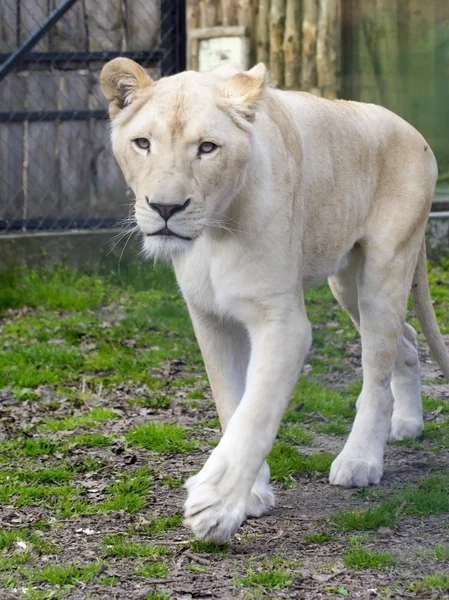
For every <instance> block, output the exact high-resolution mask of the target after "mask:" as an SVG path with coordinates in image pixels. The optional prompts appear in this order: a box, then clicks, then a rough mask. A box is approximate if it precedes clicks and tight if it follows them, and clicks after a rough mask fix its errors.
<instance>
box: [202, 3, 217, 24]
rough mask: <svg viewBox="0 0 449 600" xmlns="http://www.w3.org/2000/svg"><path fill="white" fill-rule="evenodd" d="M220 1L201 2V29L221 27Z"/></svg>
mask: <svg viewBox="0 0 449 600" xmlns="http://www.w3.org/2000/svg"><path fill="white" fill-rule="evenodd" d="M219 7H220V8H221V6H220V4H219V1H218V0H200V27H214V26H215V25H220V14H219Z"/></svg>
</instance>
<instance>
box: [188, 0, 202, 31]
mask: <svg viewBox="0 0 449 600" xmlns="http://www.w3.org/2000/svg"><path fill="white" fill-rule="evenodd" d="M186 21H187V33H188V32H189V31H190V30H192V29H196V28H197V27H199V26H200V0H187V8H186Z"/></svg>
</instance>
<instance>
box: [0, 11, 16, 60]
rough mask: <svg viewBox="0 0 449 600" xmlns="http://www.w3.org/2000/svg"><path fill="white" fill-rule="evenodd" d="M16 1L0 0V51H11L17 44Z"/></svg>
mask: <svg viewBox="0 0 449 600" xmlns="http://www.w3.org/2000/svg"><path fill="white" fill-rule="evenodd" d="M17 2H18V0H0V52H11V51H12V50H14V49H15V48H16V46H17V42H18V40H17Z"/></svg>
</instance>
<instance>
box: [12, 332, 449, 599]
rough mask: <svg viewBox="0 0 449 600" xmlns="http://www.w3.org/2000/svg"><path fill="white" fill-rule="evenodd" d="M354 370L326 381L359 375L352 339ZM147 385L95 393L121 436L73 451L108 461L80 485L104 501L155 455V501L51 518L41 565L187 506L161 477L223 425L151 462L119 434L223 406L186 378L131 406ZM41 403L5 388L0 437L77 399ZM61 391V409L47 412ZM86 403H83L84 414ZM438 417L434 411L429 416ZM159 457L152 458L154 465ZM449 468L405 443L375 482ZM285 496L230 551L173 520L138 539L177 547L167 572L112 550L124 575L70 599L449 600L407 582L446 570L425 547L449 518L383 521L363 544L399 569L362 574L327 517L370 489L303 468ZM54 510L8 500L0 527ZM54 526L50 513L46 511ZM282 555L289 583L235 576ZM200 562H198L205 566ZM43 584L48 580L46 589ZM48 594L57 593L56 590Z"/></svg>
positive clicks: (178, 367) (319, 440) (51, 395)
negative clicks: (193, 395) (263, 583)
mask: <svg viewBox="0 0 449 600" xmlns="http://www.w3.org/2000/svg"><path fill="white" fill-rule="evenodd" d="M350 350H351V354H352V358H351V368H350V369H348V371H347V372H343V373H341V372H339V373H338V374H331V375H329V376H327V377H324V379H325V380H326V381H327V382H328V383H329V384H330V385H332V386H337V387H338V386H343V385H347V383H348V382H350V381H351V380H353V379H355V378H358V377H359V376H360V348H359V346H358V344H352V346H351V348H350ZM420 354H421V359H422V363H423V376H424V379H425V380H426V379H427V380H431V381H432V383H429V384H428V385H425V386H424V390H425V393H428V394H431V395H433V396H438V397H441V398H444V399H445V400H446V401H449V385H448V384H438V383H435V380H437V379H438V377H439V376H440V374H439V372H438V369H437V367H436V366H435V364H434V363H432V362H431V361H430V358H429V352H428V349H427V348H426V347H425V346H424V345H423V346H422V347H421V348H420ZM184 368H185V365H183V364H182V361H173V362H171V363H170V362H168V363H167V364H166V365H164V367H163V369H162V370H161V371H160V372H159V376H163V377H166V378H168V379H169V378H174V377H175V376H176V378H177V379H180V378H182V377H183V376H186V377H187V376H189V377H191V373H184V371H183V369H184ZM192 389H195V390H198V389H202V390H204V392H205V394H206V400H205V401H204V400H202V401H200V402H198V404H194V403H191V402H190V403H188V402H185V401H184V400H185V398H186V395H187V393H188V392H189V391H191V390H192ZM146 392H147V390H146V389H145V387H142V386H132V385H121V386H117V387H116V388H113V389H110V390H97V393H96V395H94V396H93V400H92V402H91V403H90V407H92V406H94V405H98V406H104V407H108V408H110V409H112V410H114V411H116V413H117V414H118V415H119V418H118V419H116V420H114V421H106V422H105V423H104V424H102V425H101V433H104V434H105V435H108V434H110V435H114V436H118V441H116V442H115V443H114V445H112V446H110V447H106V448H82V449H80V448H76V447H75V448H73V449H72V450H71V451H70V452H69V455H68V460H70V461H80V460H82V459H83V458H85V457H86V456H89V457H91V458H93V459H95V460H97V461H99V463H101V469H100V470H98V471H97V472H94V473H88V474H85V475H82V476H80V478H79V479H78V480H77V481H75V484H77V485H81V486H84V487H85V489H86V497H89V498H91V499H92V498H95V500H96V501H101V500H102V499H103V498H104V497H105V495H106V494H105V488H106V487H107V485H108V484H110V483H111V480H113V479H114V475H115V474H117V473H119V472H120V473H122V472H124V471H126V470H127V469H129V470H134V469H135V468H137V467H139V466H144V465H148V463H149V461H150V463H151V461H152V464H150V466H154V467H155V468H156V469H157V477H158V479H157V480H156V482H155V485H154V487H153V488H152V491H151V494H150V495H149V497H148V502H147V506H146V507H145V508H144V509H143V510H141V511H140V512H139V513H137V514H127V513H122V512H114V513H105V514H96V515H87V516H82V517H77V518H70V519H62V520H58V521H56V519H55V520H54V526H52V527H51V528H50V529H49V530H45V531H43V532H42V533H41V535H42V536H44V537H45V539H46V540H48V541H51V542H54V544H55V545H56V546H57V547H58V548H59V551H60V552H59V553H58V554H57V555H56V556H54V555H46V554H40V555H39V556H36V557H35V564H36V565H37V566H38V567H44V566H45V565H46V564H48V563H55V562H57V563H72V562H74V561H76V562H77V563H79V564H87V563H91V562H92V561H94V560H96V559H98V558H100V559H101V558H103V557H104V556H105V551H104V546H102V544H101V539H102V538H103V537H104V536H105V535H108V534H118V533H120V534H127V533H129V531H130V529H131V528H135V527H138V526H139V523H145V522H147V521H150V520H151V519H153V518H154V517H155V516H167V515H171V514H173V513H176V512H179V511H182V505H183V502H184V500H185V491H184V489H183V488H181V487H180V488H173V489H171V488H168V487H167V486H165V485H162V481H163V479H164V478H165V477H167V476H172V477H175V478H176V479H182V480H184V479H185V478H186V477H187V476H188V475H189V474H190V473H192V472H195V471H197V470H198V469H199V468H200V467H201V465H202V464H203V463H204V461H205V459H206V457H207V456H208V454H209V453H210V444H208V443H206V440H210V439H211V438H212V439H213V438H217V439H218V438H219V435H220V433H219V430H218V429H215V428H214V427H206V426H204V425H201V426H200V427H199V428H198V435H199V436H200V437H201V436H203V437H204V440H205V443H204V447H201V448H200V449H199V450H198V451H196V452H193V453H189V454H179V455H173V456H158V457H156V458H154V455H153V457H152V458H150V454H149V453H148V452H146V451H145V450H140V449H139V448H136V447H129V446H127V445H126V443H125V441H124V438H123V437H122V436H123V434H124V433H125V432H126V431H128V430H129V428H130V427H132V426H133V425H137V424H140V423H145V422H148V421H154V420H161V421H162V420H163V421H166V422H176V423H179V424H181V425H185V426H189V427H192V426H198V423H200V422H202V423H204V422H209V421H210V420H211V419H212V418H214V417H215V415H216V413H215V409H214V407H213V404H212V402H211V401H210V393H209V389H208V387H207V385H206V384H205V383H204V380H203V379H202V378H201V377H198V381H197V383H196V384H189V385H186V386H184V387H181V388H179V389H178V390H177V391H176V392H173V390H172V391H171V398H172V404H171V406H170V407H169V408H151V407H142V406H132V405H130V404H129V399H130V398H135V397H141V396H142V395H144V394H145V393H146ZM39 393H40V394H41V399H40V401H38V402H36V401H33V400H30V401H17V400H15V399H14V398H13V397H12V395H10V394H8V392H3V393H2V395H1V397H0V406H1V409H0V429H1V431H2V436H3V439H4V440H5V439H10V438H12V437H13V436H14V434H15V433H16V432H17V431H18V430H19V429H21V428H22V427H23V426H25V425H26V426H27V427H28V428H29V431H30V434H32V432H33V429H34V428H35V427H36V426H37V425H38V424H39V423H40V422H41V421H42V419H44V418H48V417H49V416H51V417H52V418H60V417H63V416H64V415H66V414H68V413H69V412H70V414H72V413H73V405H72V404H71V403H69V402H68V401H67V402H61V398H60V396H58V395H57V393H56V391H55V390H52V389H51V388H50V387H47V388H43V389H41V390H39ZM56 398H58V401H59V402H60V406H59V408H56V410H51V411H50V409H49V406H50V405H51V404H52V401H54V400H55V399H56ZM85 408H86V407H80V410H82V409H84V410H85ZM428 417H429V418H432V417H431V415H428ZM48 435H49V436H50V437H53V438H55V439H61V438H64V437H65V436H68V435H69V432H64V431H62V432H54V433H49V434H48ZM343 442H344V440H343V438H340V437H333V436H329V435H320V436H317V437H316V439H315V441H314V443H313V446H312V447H311V448H309V449H307V448H301V451H306V452H307V451H308V450H309V451H315V452H316V451H317V450H318V449H325V450H327V451H331V452H338V451H339V450H340V449H341V447H342V445H343ZM48 460H49V457H45V456H44V457H40V458H38V459H36V468H38V467H40V466H45V464H46V462H47V461H48ZM155 461H156V462H155ZM448 466H449V453H448V452H447V451H446V452H440V453H439V454H435V453H434V452H431V451H430V449H429V447H427V446H426V443H425V442H423V443H422V444H421V446H420V448H418V449H412V448H408V447H402V446H389V447H388V449H387V452H386V461H385V469H384V473H385V474H384V477H383V479H382V482H381V484H380V486H379V488H378V490H379V492H380V493H381V495H382V497H383V496H388V494H389V493H390V492H391V491H392V490H393V489H394V490H397V489H398V488H401V487H402V486H406V485H409V484H411V483H413V482H415V481H418V480H420V479H422V478H423V477H425V476H426V474H427V473H429V472H431V471H432V470H434V469H436V468H443V469H444V468H447V467H448ZM275 488H276V496H277V503H276V508H274V509H273V510H272V511H271V513H270V514H269V515H267V516H264V517H262V518H260V519H251V520H248V521H247V522H246V523H245V524H244V525H243V526H242V527H241V529H240V530H239V531H238V533H237V535H236V536H235V538H234V540H233V541H232V543H231V544H230V545H229V549H228V554H227V555H224V556H222V555H215V554H211V553H202V552H197V551H195V550H194V549H193V548H192V545H191V543H190V541H189V540H190V534H189V531H188V530H186V529H184V528H176V529H173V530H169V531H167V532H164V533H163V534H162V535H161V536H160V537H158V538H157V539H156V538H154V537H151V536H145V535H140V536H139V539H138V540H137V541H139V542H140V543H145V542H146V543H152V544H162V545H164V546H167V547H168V548H170V549H171V551H172V555H171V556H170V558H169V561H170V570H169V575H168V576H167V578H166V579H156V578H155V579H150V580H149V579H144V578H143V577H138V576H136V575H135V574H134V573H133V570H134V568H135V560H134V559H122V558H117V559H116V558H107V559H106V561H107V565H108V566H107V567H105V569H104V571H103V573H102V575H106V576H110V577H114V578H116V582H115V584H114V585H113V586H112V587H111V586H108V585H105V584H102V583H101V582H100V581H99V580H100V577H98V576H97V577H96V578H94V579H93V580H92V581H90V582H88V583H87V584H80V585H78V586H76V587H75V588H73V589H72V590H71V591H70V592H69V593H68V595H67V598H69V599H70V600H84V599H94V600H113V599H114V600H128V599H130V600H144V599H145V598H146V597H147V596H148V594H150V593H151V592H156V591H157V592H160V593H163V594H167V596H168V597H169V598H171V599H173V600H190V599H192V598H195V599H210V598H222V599H236V600H237V599H243V598H257V597H264V598H292V599H300V598H301V599H305V600H318V599H322V598H326V599H330V598H342V597H344V596H346V597H348V598H409V597H417V598H449V594H446V595H445V594H444V593H442V592H441V591H440V592H438V591H430V592H422V593H418V594H416V595H413V594H412V592H410V591H409V590H408V585H409V584H410V582H412V581H414V580H416V579H417V578H418V577H420V576H423V575H426V574H429V573H433V572H446V573H448V572H449V561H438V562H437V561H436V560H435V559H434V558H433V556H432V554H431V553H429V549H431V548H433V547H434V546H435V545H436V544H438V543H441V544H445V545H448V544H449V521H448V518H447V516H446V515H443V516H435V517H427V518H423V519H417V518H406V519H403V520H402V521H401V522H400V523H399V525H398V526H397V527H395V528H394V529H383V530H382V529H381V530H379V531H377V532H375V533H374V534H372V535H371V536H369V537H368V538H366V540H365V541H364V545H367V546H368V547H372V548H375V549H376V550H383V551H386V552H391V553H392V554H393V555H394V556H395V557H396V558H397V565H396V566H395V567H393V568H389V569H386V570H383V571H375V570H355V569H352V568H346V567H345V566H344V564H343V561H342V554H343V553H344V551H345V550H346V549H347V548H348V544H349V538H350V536H349V535H348V534H347V533H342V532H338V531H334V530H333V528H332V525H331V524H330V523H329V522H326V517H329V516H330V515H332V514H334V513H336V512H341V511H343V510H352V509H363V508H366V507H367V506H370V505H371V504H372V503H373V499H372V498H370V497H369V496H370V495H369V494H361V493H360V491H358V490H344V489H340V488H335V487H333V486H330V485H329V484H328V482H327V479H325V478H319V477H309V476H300V477H298V478H297V480H296V482H295V484H294V485H293V487H291V488H289V489H283V488H282V487H281V486H279V485H275ZM48 517H49V514H48V511H47V510H46V509H45V508H43V507H40V506H38V507H27V508H20V509H19V508H12V507H9V508H8V507H2V509H1V512H0V527H6V528H8V527H16V528H17V527H28V526H30V525H33V524H34V523H37V522H38V521H39V520H40V519H42V518H46V519H48ZM50 524H51V518H50ZM317 532H330V533H331V534H332V541H330V542H329V543H327V544H325V545H316V544H310V543H306V541H305V537H306V536H307V535H308V534H310V533H317ZM276 556H281V557H284V558H286V559H287V560H288V561H293V562H294V564H295V567H294V568H293V571H292V573H293V583H292V585H291V586H290V587H287V588H285V589H283V588H279V589H268V590H267V589H265V590H262V589H259V590H258V589H254V588H251V587H243V586H241V585H238V584H236V581H237V580H238V578H239V576H241V575H244V573H245V569H246V566H245V565H247V563H248V561H251V563H252V564H253V565H254V568H255V570H257V569H258V568H262V567H261V566H260V565H262V564H263V561H266V560H267V559H270V558H273V557H276ZM189 565H190V566H192V565H193V567H198V568H200V569H201V570H204V572H202V573H192V572H190V571H189V570H188V567H189ZM197 570H199V569H197ZM42 589H48V587H47V588H45V586H42ZM0 597H1V598H2V599H4V600H13V599H16V598H22V597H23V596H21V595H20V594H16V593H14V592H6V591H4V592H3V593H0ZM48 597H49V598H50V597H51V596H48Z"/></svg>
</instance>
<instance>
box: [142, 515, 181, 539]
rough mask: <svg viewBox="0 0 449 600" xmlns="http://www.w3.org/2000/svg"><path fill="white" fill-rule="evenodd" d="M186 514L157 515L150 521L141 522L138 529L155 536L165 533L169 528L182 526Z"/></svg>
mask: <svg viewBox="0 0 449 600" xmlns="http://www.w3.org/2000/svg"><path fill="white" fill-rule="evenodd" d="M183 520H184V516H183V515H182V514H181V513H176V514H174V515H170V516H169V517H156V518H154V519H151V521H150V522H149V523H145V524H143V525H142V524H139V526H138V528H136V531H137V532H138V533H144V534H147V535H151V536H154V537H157V536H161V535H163V534H164V533H165V532H166V531H168V530H169V529H176V528H177V527H181V525H182V522H183Z"/></svg>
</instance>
